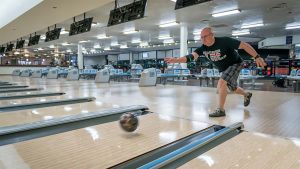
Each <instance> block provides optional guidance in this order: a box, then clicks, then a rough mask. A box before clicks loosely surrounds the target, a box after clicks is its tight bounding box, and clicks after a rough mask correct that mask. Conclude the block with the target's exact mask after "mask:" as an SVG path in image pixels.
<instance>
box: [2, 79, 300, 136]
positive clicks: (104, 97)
mask: <svg viewBox="0 0 300 169" xmlns="http://www.w3.org/2000/svg"><path fill="white" fill-rule="evenodd" d="M3 78H4V77H3ZM6 78H7V79H8V80H6V81H9V78H12V77H8V76H7V77H6ZM19 79H20V80H19V81H18V80H14V81H16V82H18V83H22V84H25V85H33V84H34V85H38V86H39V87H43V88H44V87H45V88H46V90H49V91H63V92H64V91H67V94H68V95H73V96H75V95H76V96H80V97H87V96H91V97H96V98H97V101H100V102H102V103H104V104H105V103H109V102H111V104H115V105H128V104H129V105H133V104H142V105H146V106H148V107H149V108H150V110H151V111H154V112H157V113H161V114H168V115H171V116H178V117H181V118H187V119H192V120H196V121H202V122H207V123H215V124H220V125H230V124H232V123H235V122H243V123H244V124H245V129H246V130H249V131H257V132H262V133H267V134H272V135H279V136H283V137H298V138H300V125H299V120H300V113H299V110H300V104H299V102H300V97H299V96H300V93H284V92H269V91H252V92H253V97H252V100H251V104H250V105H249V106H248V107H244V106H243V98H242V97H241V96H238V95H234V94H230V95H228V97H227V102H226V105H225V108H226V114H227V116H226V117H220V118H209V117H208V114H209V113H211V112H212V111H213V110H214V109H215V108H216V107H217V95H216V89H215V88H206V87H198V86H174V85H166V86H162V85H157V86H155V87H138V84H136V83H116V82H111V83H110V84H99V83H94V81H93V80H79V81H74V82H70V81H66V80H65V79H58V80H57V79H50V80H49V79H30V78H19ZM11 81H12V80H11Z"/></svg>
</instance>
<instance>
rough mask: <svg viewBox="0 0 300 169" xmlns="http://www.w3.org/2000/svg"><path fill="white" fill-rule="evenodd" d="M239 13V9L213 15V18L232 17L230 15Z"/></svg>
mask: <svg viewBox="0 0 300 169" xmlns="http://www.w3.org/2000/svg"><path fill="white" fill-rule="evenodd" d="M240 12H241V11H240V10H239V9H235V10H230V11H224V12H219V13H213V14H212V16H213V17H221V16H227V15H232V14H237V13H240Z"/></svg>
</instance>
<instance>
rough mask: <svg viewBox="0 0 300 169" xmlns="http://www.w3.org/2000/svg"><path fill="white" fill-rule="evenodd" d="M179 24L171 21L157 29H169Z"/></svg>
mask: <svg viewBox="0 0 300 169" xmlns="http://www.w3.org/2000/svg"><path fill="white" fill-rule="evenodd" d="M178 24H179V23H178V22H176V21H173V22H168V23H162V24H160V25H159V27H161V28H165V27H169V26H175V25H178Z"/></svg>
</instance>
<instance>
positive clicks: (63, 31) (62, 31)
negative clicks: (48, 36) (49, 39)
mask: <svg viewBox="0 0 300 169" xmlns="http://www.w3.org/2000/svg"><path fill="white" fill-rule="evenodd" d="M68 33H69V31H67V30H66V29H65V28H62V29H61V31H60V34H61V35H64V34H68Z"/></svg>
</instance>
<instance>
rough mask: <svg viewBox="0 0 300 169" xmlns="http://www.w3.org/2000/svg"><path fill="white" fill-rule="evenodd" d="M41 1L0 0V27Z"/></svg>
mask: <svg viewBox="0 0 300 169" xmlns="http://www.w3.org/2000/svg"><path fill="white" fill-rule="evenodd" d="M42 1H43V0H1V5H0V29H1V28H2V27H4V26H5V25H7V24H9V23H10V22H12V21H13V20H15V19H16V18H18V17H19V16H21V15H23V14H24V13H25V12H27V11H29V10H30V9H31V8H33V7H35V6H36V5H38V4H39V3H41V2H42Z"/></svg>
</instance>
